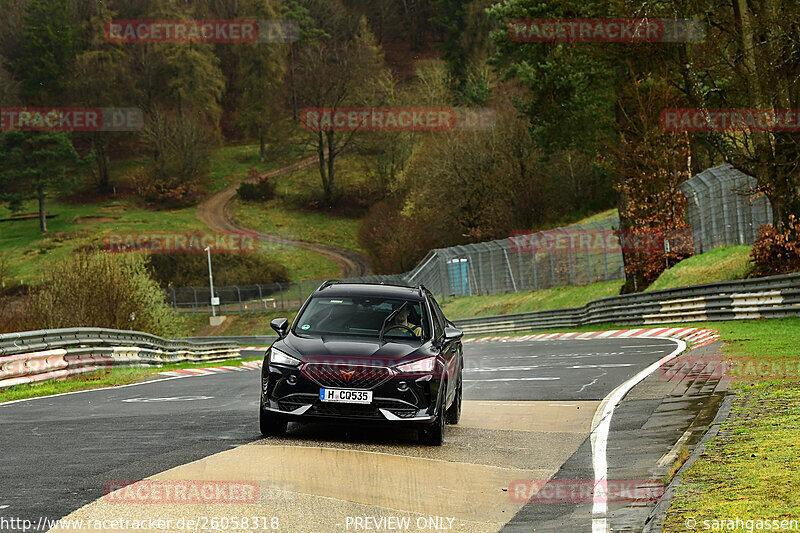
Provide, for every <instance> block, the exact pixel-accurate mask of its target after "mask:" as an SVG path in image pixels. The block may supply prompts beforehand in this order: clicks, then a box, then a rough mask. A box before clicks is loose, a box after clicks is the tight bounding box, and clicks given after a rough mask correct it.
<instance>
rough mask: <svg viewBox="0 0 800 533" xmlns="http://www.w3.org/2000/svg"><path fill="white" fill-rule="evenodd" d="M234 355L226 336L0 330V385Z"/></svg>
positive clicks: (235, 346) (98, 330)
mask: <svg viewBox="0 0 800 533" xmlns="http://www.w3.org/2000/svg"><path fill="white" fill-rule="evenodd" d="M238 356H239V345H238V344H237V343H233V342H228V341H219V340H215V341H211V342H202V343H201V342H192V341H187V340H177V339H163V338H161V337H158V336H156V335H151V334H149V333H142V332H137V331H121V330H114V329H101V328H70V329H56V330H38V331H25V332H21V333H6V334H2V335H0V388H4V387H10V386H12V385H19V384H23V383H33V382H36V381H43V380H47V379H56V378H64V377H68V376H73V375H77V374H83V373H87V372H94V371H97V370H100V369H102V368H105V367H108V366H118V365H135V366H146V365H160V364H164V363H179V362H185V361H189V362H201V361H215V360H222V359H229V358H232V357H238Z"/></svg>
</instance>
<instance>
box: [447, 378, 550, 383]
mask: <svg viewBox="0 0 800 533" xmlns="http://www.w3.org/2000/svg"><path fill="white" fill-rule="evenodd" d="M557 379H561V378H497V379H465V380H463V381H464V383H485V382H487V381H555V380H557Z"/></svg>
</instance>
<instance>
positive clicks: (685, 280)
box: [647, 246, 751, 291]
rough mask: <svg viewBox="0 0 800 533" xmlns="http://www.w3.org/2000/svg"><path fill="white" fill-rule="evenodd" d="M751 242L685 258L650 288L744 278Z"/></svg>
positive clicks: (664, 273) (747, 266)
mask: <svg viewBox="0 0 800 533" xmlns="http://www.w3.org/2000/svg"><path fill="white" fill-rule="evenodd" d="M750 250H751V246H727V247H724V248H715V249H714V250H711V251H709V252H706V253H704V254H700V255H695V256H692V257H689V258H687V259H684V260H683V261H681V262H680V263H678V264H676V265H674V266H673V267H672V268H669V269H668V270H665V271H664V272H662V273H661V275H660V276H659V277H658V279H657V280H655V281H654V282H653V284H652V285H650V286H649V287H648V288H647V290H648V291H655V290H659V289H672V288H675V287H685V286H687V285H698V284H701V283H714V282H719V281H731V280H737V279H744V278H745V277H747V274H748V272H749V271H750Z"/></svg>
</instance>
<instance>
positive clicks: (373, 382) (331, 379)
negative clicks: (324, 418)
mask: <svg viewBox="0 0 800 533" xmlns="http://www.w3.org/2000/svg"><path fill="white" fill-rule="evenodd" d="M301 372H302V373H303V375H304V376H305V377H307V378H309V379H311V380H312V381H314V382H315V383H316V384H317V385H319V386H320V387H329V388H343V389H367V390H369V389H374V388H375V387H378V386H379V385H382V384H383V383H386V381H388V380H389V379H390V378H391V377H392V375H393V374H392V370H391V369H390V368H388V367H385V366H367V365H341V364H331V363H308V364H306V365H304V366H303V368H302V370H301Z"/></svg>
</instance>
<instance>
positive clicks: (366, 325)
mask: <svg viewBox="0 0 800 533" xmlns="http://www.w3.org/2000/svg"><path fill="white" fill-rule="evenodd" d="M392 313H395V314H394V316H393V317H392V319H391V321H390V322H388V323H387V324H386V329H385V332H384V338H387V339H388V338H393V339H399V338H406V339H411V338H415V337H414V336H413V335H412V334H411V333H410V332H409V331H408V329H411V330H412V331H414V332H415V333H416V334H417V335H419V336H421V338H423V339H426V338H429V337H430V331H429V327H428V320H427V312H426V309H425V306H424V305H422V302H418V301H412V300H401V299H394V298H381V297H372V296H370V297H348V298H342V297H324V296H315V297H313V298H312V299H311V301H310V302H309V303H308V307H306V309H305V310H304V311H303V313H302V314H301V315H300V316H298V317H297V319H295V322H294V329H293V331H294V333H295V335H300V336H303V337H318V336H321V335H355V336H361V337H373V338H377V337H378V336H379V335H380V332H381V328H382V327H383V326H384V323H385V321H386V320H387V318H389V316H390V315H392ZM392 325H405V326H406V327H395V328H391V326H392ZM407 328H408V329H407ZM417 338H418V337H417Z"/></svg>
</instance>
